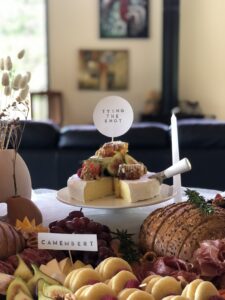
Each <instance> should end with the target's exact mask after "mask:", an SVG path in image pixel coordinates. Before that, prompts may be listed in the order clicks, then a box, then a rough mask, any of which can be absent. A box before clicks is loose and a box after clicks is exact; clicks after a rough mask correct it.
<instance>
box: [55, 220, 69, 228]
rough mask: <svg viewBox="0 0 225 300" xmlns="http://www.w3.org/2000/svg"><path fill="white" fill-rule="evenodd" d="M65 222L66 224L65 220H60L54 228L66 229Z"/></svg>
mask: <svg viewBox="0 0 225 300" xmlns="http://www.w3.org/2000/svg"><path fill="white" fill-rule="evenodd" d="M66 222H67V220H66V219H62V220H60V221H57V222H56V226H59V227H61V228H63V229H66Z"/></svg>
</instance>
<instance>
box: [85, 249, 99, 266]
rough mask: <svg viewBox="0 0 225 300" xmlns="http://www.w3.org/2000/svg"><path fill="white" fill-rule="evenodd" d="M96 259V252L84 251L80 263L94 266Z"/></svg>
mask: <svg viewBox="0 0 225 300" xmlns="http://www.w3.org/2000/svg"><path fill="white" fill-rule="evenodd" d="M97 258H98V252H93V251H86V252H84V253H83V258H82V261H83V263H85V264H91V265H95V264H96V260H97Z"/></svg>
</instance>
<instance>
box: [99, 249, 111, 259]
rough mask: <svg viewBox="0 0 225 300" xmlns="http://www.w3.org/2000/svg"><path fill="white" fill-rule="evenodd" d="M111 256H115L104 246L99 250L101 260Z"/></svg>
mask: <svg viewBox="0 0 225 300" xmlns="http://www.w3.org/2000/svg"><path fill="white" fill-rule="evenodd" d="M109 256H113V252H112V250H111V249H109V248H108V247H104V246H103V247H99V248H98V257H99V258H100V259H102V260H103V259H105V258H107V257H109Z"/></svg>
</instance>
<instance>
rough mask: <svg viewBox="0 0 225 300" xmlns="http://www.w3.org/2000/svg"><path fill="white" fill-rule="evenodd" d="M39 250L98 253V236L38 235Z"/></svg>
mask: <svg viewBox="0 0 225 300" xmlns="http://www.w3.org/2000/svg"><path fill="white" fill-rule="evenodd" d="M38 248H39V249H52V250H79V251H97V250H98V247H97V236H96V234H60V233H38Z"/></svg>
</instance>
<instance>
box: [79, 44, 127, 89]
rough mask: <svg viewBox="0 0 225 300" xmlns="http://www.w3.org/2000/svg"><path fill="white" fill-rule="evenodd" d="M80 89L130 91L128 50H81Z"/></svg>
mask: <svg viewBox="0 0 225 300" xmlns="http://www.w3.org/2000/svg"><path fill="white" fill-rule="evenodd" d="M78 88H79V89H81V90H100V91H116V90H127V89H128V51H127V50H80V51H79V78H78Z"/></svg>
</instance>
